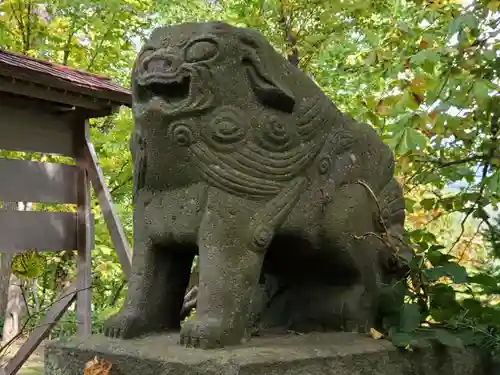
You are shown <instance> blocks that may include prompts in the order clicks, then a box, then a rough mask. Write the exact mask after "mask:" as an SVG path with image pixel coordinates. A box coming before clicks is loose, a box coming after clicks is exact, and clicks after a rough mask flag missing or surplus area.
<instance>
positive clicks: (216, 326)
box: [180, 316, 242, 349]
mask: <svg viewBox="0 0 500 375" xmlns="http://www.w3.org/2000/svg"><path fill="white" fill-rule="evenodd" d="M241 339H242V338H241V337H239V335H236V334H235V332H234V331H233V332H231V330H230V329H225V328H224V325H223V324H222V322H221V320H219V319H215V318H210V317H203V316H196V317H195V318H193V319H190V320H187V321H185V322H184V324H183V326H182V329H181V339H180V340H181V344H182V345H185V346H189V347H193V348H201V349H215V348H222V347H224V346H228V345H235V344H239V343H240V342H241Z"/></svg>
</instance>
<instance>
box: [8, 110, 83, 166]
mask: <svg viewBox="0 0 500 375" xmlns="http://www.w3.org/2000/svg"><path fill="white" fill-rule="evenodd" d="M0 114H1V116H0V149H4V150H12V151H26V152H43V153H47V154H59V155H65V156H74V151H73V129H72V128H71V126H70V122H68V121H66V120H67V117H64V116H56V115H51V114H49V113H47V112H45V111H44V110H43V109H41V108H40V109H38V108H36V107H24V108H22V107H14V106H6V105H4V104H3V103H1V104H0Z"/></svg>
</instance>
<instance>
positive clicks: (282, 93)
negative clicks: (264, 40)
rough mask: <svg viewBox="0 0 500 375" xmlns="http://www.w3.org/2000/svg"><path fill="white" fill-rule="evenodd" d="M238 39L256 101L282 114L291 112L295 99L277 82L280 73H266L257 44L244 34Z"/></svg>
mask: <svg viewBox="0 0 500 375" xmlns="http://www.w3.org/2000/svg"><path fill="white" fill-rule="evenodd" d="M239 39H240V41H241V42H242V43H243V58H242V63H243V66H244V68H245V71H246V74H247V76H248V80H249V82H250V86H251V88H252V90H253V92H254V94H255V96H256V97H257V99H258V100H259V101H260V102H261V103H262V104H264V105H267V106H269V107H271V108H274V109H277V110H280V111H282V112H287V113H291V112H293V108H294V106H295V98H294V96H293V94H292V93H291V92H290V90H289V89H288V88H286V86H285V85H284V84H283V83H281V82H279V76H277V74H279V73H280V72H274V71H268V69H266V65H265V62H264V61H263V58H264V57H263V55H264V54H263V52H264V51H262V49H263V48H262V47H261V46H259V42H257V41H256V40H255V38H252V37H251V36H250V35H247V34H246V33H245V34H243V35H240V36H239ZM271 48H272V47H271ZM272 52H274V51H272ZM274 53H275V52H274ZM271 57H272V56H270V58H271Z"/></svg>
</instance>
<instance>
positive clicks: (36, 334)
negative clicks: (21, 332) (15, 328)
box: [2, 282, 83, 375]
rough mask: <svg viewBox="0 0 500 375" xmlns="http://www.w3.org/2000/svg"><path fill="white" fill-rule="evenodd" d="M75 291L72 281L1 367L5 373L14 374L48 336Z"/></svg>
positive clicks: (6, 374) (75, 283) (71, 300)
mask: <svg viewBox="0 0 500 375" xmlns="http://www.w3.org/2000/svg"><path fill="white" fill-rule="evenodd" d="M77 291H78V289H77V282H73V283H72V284H71V285H70V286H69V287H68V288H66V289H64V290H63V291H62V292H61V294H60V295H59V297H58V298H57V299H56V302H55V303H54V304H53V305H52V308H51V309H50V310H49V311H48V312H47V313H46V314H45V317H44V318H43V320H42V322H41V324H40V325H39V326H38V327H37V328H35V329H34V330H33V331H32V332H31V333H30V335H29V337H28V339H27V340H26V341H25V342H24V344H23V345H22V346H21V347H20V348H19V350H18V351H17V353H16V354H15V355H14V356H13V357H12V358H11V359H10V360H9V362H7V364H6V365H5V367H4V368H3V369H2V370H3V373H4V374H5V375H15V374H16V373H17V372H18V371H19V370H20V369H21V367H22V366H23V364H24V363H25V362H26V360H27V359H28V358H29V356H30V355H31V354H32V353H33V352H34V351H35V349H36V348H37V347H38V345H40V343H41V342H42V341H43V340H44V339H45V338H46V337H47V336H48V334H49V332H50V330H51V329H52V327H54V325H55V324H56V323H57V321H58V320H59V319H60V318H61V316H62V315H63V314H64V312H65V311H66V310H67V309H68V307H69V306H70V305H71V303H72V302H73V300H74V299H75V297H76V294H77ZM82 371H83V370H82Z"/></svg>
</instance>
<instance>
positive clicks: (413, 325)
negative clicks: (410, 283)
mask: <svg viewBox="0 0 500 375" xmlns="http://www.w3.org/2000/svg"><path fill="white" fill-rule="evenodd" d="M419 326H420V310H419V307H418V305H417V304H416V303H405V304H404V305H403V308H402V310H401V330H402V331H403V332H413V331H415V329H417V328H418V327H419Z"/></svg>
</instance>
